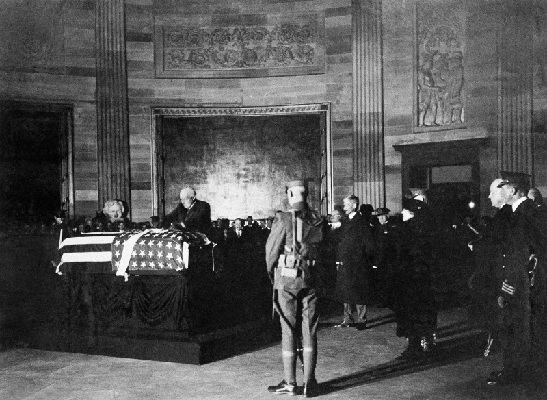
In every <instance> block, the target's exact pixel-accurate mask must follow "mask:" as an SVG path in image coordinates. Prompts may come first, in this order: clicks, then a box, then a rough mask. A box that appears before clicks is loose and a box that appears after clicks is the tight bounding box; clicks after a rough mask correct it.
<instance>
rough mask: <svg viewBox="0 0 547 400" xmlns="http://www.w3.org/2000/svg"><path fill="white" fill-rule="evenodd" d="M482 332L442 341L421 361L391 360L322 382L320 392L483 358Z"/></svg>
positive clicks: (325, 392)
mask: <svg viewBox="0 0 547 400" xmlns="http://www.w3.org/2000/svg"><path fill="white" fill-rule="evenodd" d="M484 340H485V336H484V333H477V332H471V333H470V334H468V335H465V336H462V337H458V338H453V339H447V340H441V341H439V342H438V344H437V346H436V348H435V350H434V351H433V352H432V353H431V354H428V355H427V356H423V357H420V358H416V359H412V360H408V359H394V360H392V361H389V362H387V363H384V364H380V365H375V366H374V367H370V368H366V369H363V370H362V371H360V372H357V373H354V374H351V375H347V376H343V377H340V378H336V379H332V380H330V381H326V382H322V383H321V393H322V394H327V393H331V392H337V391H341V390H345V389H349V388H352V387H356V386H361V385H366V384H369V383H372V382H377V381H381V380H384V379H390V378H395V377H398V376H402V375H406V374H411V373H414V372H418V371H424V370H428V369H432V368H436V367H439V366H442V365H447V364H452V363H456V362H459V361H463V360H468V359H471V358H476V357H480V356H482V351H483V344H484Z"/></svg>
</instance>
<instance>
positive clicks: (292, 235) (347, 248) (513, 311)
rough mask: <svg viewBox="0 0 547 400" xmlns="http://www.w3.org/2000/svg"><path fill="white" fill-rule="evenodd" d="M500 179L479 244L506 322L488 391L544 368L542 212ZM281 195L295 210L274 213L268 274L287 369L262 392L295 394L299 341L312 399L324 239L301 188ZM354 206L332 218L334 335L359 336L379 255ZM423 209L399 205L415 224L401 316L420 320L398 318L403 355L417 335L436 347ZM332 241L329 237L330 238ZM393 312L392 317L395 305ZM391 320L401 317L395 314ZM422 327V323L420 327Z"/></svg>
mask: <svg viewBox="0 0 547 400" xmlns="http://www.w3.org/2000/svg"><path fill="white" fill-rule="evenodd" d="M501 175H502V177H501V178H499V179H496V180H494V182H493V183H492V185H491V187H490V196H489V198H490V200H491V202H492V205H493V206H494V207H496V208H498V209H499V210H498V212H497V215H496V217H494V222H495V223H493V224H491V229H494V230H495V231H496V232H495V233H493V234H490V235H488V234H486V235H484V240H490V241H491V242H492V243H491V244H492V246H491V247H490V248H491V249H492V248H493V249H494V253H493V254H492V257H490V258H491V261H492V262H493V263H494V265H495V266H496V268H497V269H499V271H497V272H496V275H495V276H496V277H498V278H499V282H497V283H496V285H497V286H498V287H497V292H498V293H497V299H496V303H497V307H499V309H500V314H501V316H502V323H501V325H502V339H503V340H502V343H503V346H502V350H503V369H501V370H500V371H495V372H493V373H492V374H491V375H490V377H489V378H488V380H487V382H488V384H491V385H495V384H504V383H510V382H518V381H521V380H522V379H523V378H524V377H525V376H526V375H527V374H528V373H529V372H530V368H544V367H545V366H546V365H545V363H546V361H547V343H546V340H545V339H544V337H545V329H547V316H545V310H546V305H547V281H546V275H547V274H546V273H545V269H546V266H547V265H546V263H545V260H546V259H547V258H546V257H547V211H546V210H545V209H544V208H541V207H537V205H536V204H535V203H534V202H533V201H532V200H530V199H528V198H527V197H526V195H527V192H528V189H529V184H528V183H527V178H528V177H527V176H526V175H524V174H515V173H506V172H503V173H502V174H501ZM287 196H288V200H289V204H290V205H291V210H290V211H288V212H283V213H280V214H278V216H277V217H276V220H275V221H274V223H273V226H272V230H271V233H270V235H269V237H268V240H267V243H266V263H267V271H268V274H269V276H270V278H271V280H272V283H273V285H274V293H275V295H274V306H275V308H276V310H277V312H278V313H279V316H280V321H281V328H282V358H283V365H284V379H283V380H282V381H281V382H280V383H279V384H278V385H273V386H270V387H268V391H270V392H274V393H277V394H295V393H296V391H297V385H296V359H297V342H298V340H299V339H300V337H301V340H302V348H303V356H302V360H303V368H304V385H303V393H304V395H305V396H306V397H312V396H314V395H316V394H317V391H318V384H317V380H316V378H315V366H316V360H317V336H316V330H317V324H318V319H319V317H318V315H317V309H316V308H317V296H318V293H317V284H318V279H317V278H318V277H317V276H316V275H317V273H318V268H317V266H316V263H317V264H318V263H319V257H320V253H321V252H320V249H319V244H320V243H321V242H323V240H324V239H325V237H324V233H325V232H326V231H325V230H324V226H323V223H322V219H321V217H320V216H319V215H318V214H316V213H315V212H314V211H312V210H310V209H309V208H308V205H307V203H306V187H305V184H304V182H303V181H295V182H290V183H289V184H288V185H287ZM358 206H359V199H358V198H357V197H355V196H348V197H347V198H345V199H344V206H343V210H344V213H345V218H344V222H343V223H342V224H340V223H339V222H338V218H336V221H334V222H333V225H340V228H339V236H338V238H337V246H336V249H333V248H330V250H335V252H336V256H335V260H336V261H335V264H336V268H337V284H336V289H335V297H336V298H337V300H339V301H340V302H342V303H344V320H343V321H342V323H340V324H339V325H338V327H349V326H355V327H356V328H357V329H364V328H366V323H367V319H366V314H367V309H366V305H367V302H368V301H369V298H368V297H367V296H369V294H370V290H367V288H368V289H370V286H369V283H370V281H367V273H366V271H367V270H368V271H370V268H371V264H372V263H375V262H376V261H377V260H378V258H374V257H370V255H371V254H375V246H376V245H377V242H378V241H377V240H375V238H374V235H373V232H372V230H371V226H370V224H369V223H367V222H366V221H364V220H363V219H364V217H363V216H362V215H361V214H360V213H359V212H358ZM427 208H428V207H427V204H426V203H425V202H424V201H421V199H411V201H409V202H405V204H403V213H402V216H403V221H405V222H408V221H410V220H411V222H410V223H406V224H405V223H404V224H403V225H404V226H405V228H406V229H401V232H406V233H405V234H404V236H405V237H406V239H405V240H404V242H405V243H406V245H405V246H402V247H404V248H406V252H405V251H403V250H401V251H400V253H401V254H402V257H400V258H401V260H402V259H403V258H404V259H405V262H406V263H407V264H410V265H407V266H406V267H405V268H406V272H405V273H406V275H405V274H403V275H404V276H405V278H404V279H405V280H406V281H408V282H409V283H410V284H408V285H406V286H407V289H408V290H410V291H411V292H412V293H410V292H409V296H408V299H407V300H409V301H408V302H407V301H406V300H405V301H404V302H403V303H405V304H402V307H400V309H401V310H403V311H404V312H405V313H406V314H409V313H410V314H412V313H417V314H420V315H415V316H414V317H417V318H414V317H412V315H410V317H409V315H405V316H404V317H403V318H399V317H398V334H399V328H401V335H400V336H407V338H409V349H410V347H411V345H412V343H411V342H412V339H415V338H419V337H420V336H419V335H422V342H423V339H424V338H426V339H428V338H429V339H431V340H432V339H433V337H434V329H435V328H436V318H437V309H436V304H435V299H434V295H433V290H432V288H431V285H430V282H429V284H428V282H427V280H428V279H427V278H428V276H429V277H430V271H429V265H428V258H429V256H428V251H429V250H430V249H431V246H430V243H431V230H430V229H429V227H430V225H429V224H430V223H431V216H430V214H429V213H428V210H427ZM405 212H406V214H405ZM405 215H406V217H405ZM329 234H330V233H329V232H328V231H327V236H326V238H327V239H328V235H329ZM327 247H328V246H327ZM401 260H399V261H401ZM403 264H405V263H403ZM496 277H493V279H496ZM414 303H415V304H414ZM354 307H355V308H356V311H357V318H356V319H355V318H354V317H353V308H354ZM394 307H395V308H397V304H395V305H394ZM409 310H410V311H409ZM395 311H396V314H397V309H396V310H395ZM413 318H414V319H413ZM399 319H401V321H399ZM418 320H419V321H420V323H419V324H416V323H415V322H416V321H418ZM424 321H426V323H424ZM399 325H401V326H399ZM403 331H405V332H403ZM413 331H416V332H419V335H418V336H416V337H414V336H412V335H413V334H412V333H409V332H413ZM414 333H415V332H414ZM424 335H425V336H424ZM426 342H427V340H426ZM426 344H427V343H426ZM421 345H422V346H423V345H424V343H421ZM409 349H407V350H409Z"/></svg>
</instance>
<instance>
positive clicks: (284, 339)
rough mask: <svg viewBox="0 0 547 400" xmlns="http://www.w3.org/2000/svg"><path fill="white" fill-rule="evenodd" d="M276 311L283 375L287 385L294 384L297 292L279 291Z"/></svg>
mask: <svg viewBox="0 0 547 400" xmlns="http://www.w3.org/2000/svg"><path fill="white" fill-rule="evenodd" d="M277 292H278V296H277V301H276V305H275V307H276V309H277V312H278V313H279V319H280V322H281V355H282V358H283V373H284V379H285V381H286V382H287V383H293V382H296V337H295V329H296V312H297V306H298V299H297V292H290V291H287V290H283V289H279V290H278V291H277Z"/></svg>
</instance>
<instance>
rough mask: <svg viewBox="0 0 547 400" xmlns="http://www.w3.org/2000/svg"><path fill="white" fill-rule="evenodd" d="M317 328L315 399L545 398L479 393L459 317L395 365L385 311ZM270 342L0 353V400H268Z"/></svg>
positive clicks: (478, 344)
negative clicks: (144, 352) (172, 358)
mask: <svg viewBox="0 0 547 400" xmlns="http://www.w3.org/2000/svg"><path fill="white" fill-rule="evenodd" d="M339 319H340V317H339V316H336V315H335V316H333V317H330V318H327V319H324V320H322V321H321V329H320V332H319V360H318V367H317V378H318V380H319V382H320V383H321V385H322V390H323V392H322V394H321V395H320V396H319V398H324V399H367V400H376V399H378V400H388V399H390V400H391V399H409V400H418V399H431V400H445V399H447V400H448V399H458V400H460V399H507V400H518V399H538V400H539V399H547V390H546V386H545V385H546V384H545V382H542V379H530V380H529V382H526V383H521V384H513V385H506V386H500V387H497V386H494V387H491V386H488V385H486V384H485V377H487V376H488V373H489V371H491V370H493V369H496V368H499V366H500V361H501V359H500V354H499V352H494V354H492V355H491V356H489V357H482V355H481V354H482V345H483V342H484V339H485V336H484V335H483V334H481V333H480V332H477V331H476V330H473V329H471V328H469V327H468V325H467V322H466V321H467V318H466V312H465V310H463V309H461V308H452V309H449V310H445V311H443V312H441V314H440V316H439V333H438V346H437V350H436V352H435V355H434V356H431V357H429V358H426V359H423V360H421V361H418V362H412V363H410V362H401V361H397V360H396V357H397V355H398V354H399V353H400V352H401V351H402V350H403V349H404V347H405V341H404V339H401V338H398V337H396V336H395V333H394V331H395V324H394V323H393V320H392V317H391V314H390V312H389V310H386V309H371V310H370V312H369V320H370V321H371V323H370V328H369V329H367V330H365V331H357V330H355V329H352V328H349V329H337V328H334V327H333V325H334V323H335V322H339ZM281 377H282V373H281V360H280V349H279V343H278V342H276V343H273V344H272V345H270V346H266V347H262V348H258V349H256V350H253V351H250V352H247V353H243V354H239V355H237V356H234V357H230V358H226V359H223V360H220V361H217V362H213V363H209V364H205V365H199V366H198V365H186V364H177V363H164V362H156V361H143V360H134V359H127V358H113V357H105V356H95V355H86V354H73V353H59V352H49V351H42V350H35V349H29V348H24V343H21V344H19V347H17V348H13V349H8V350H4V351H2V352H0V399H1V400H17V399H28V400H30V399H32V400H38V399H40V400H68V399H70V400H88V399H89V400H107V399H108V400H110V399H120V400H122V399H123V400H139V399H154V400H163V399H169V400H171V399H172V400H175V399H245V400H250V399H272V398H279V397H281V398H283V396H276V395H273V394H269V393H268V392H267V391H266V387H267V386H268V385H271V384H276V383H278V382H279V381H280V380H281Z"/></svg>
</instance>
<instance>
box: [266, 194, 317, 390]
mask: <svg viewBox="0 0 547 400" xmlns="http://www.w3.org/2000/svg"><path fill="white" fill-rule="evenodd" d="M292 207H293V210H291V211H290V212H284V213H281V214H279V215H278V216H277V217H276V220H275V221H274V223H273V225H272V230H271V233H270V235H269V237H268V240H267V242H266V264H267V271H268V275H269V276H270V278H271V279H272V282H273V284H274V306H275V309H276V310H277V312H278V313H279V316H280V320H281V332H282V342H281V345H282V355H283V367H284V376H285V379H284V382H285V383H286V384H289V385H291V386H292V387H293V388H294V387H295V385H296V358H297V354H296V348H297V346H296V344H297V340H298V336H299V335H300V334H301V335H302V345H303V362H304V382H305V383H306V384H307V383H308V382H315V365H316V362H317V335H316V330H317V323H318V320H319V316H318V315H317V310H316V307H317V294H316V284H317V272H316V271H317V269H318V265H317V263H318V260H317V258H318V245H319V243H320V242H321V240H322V236H323V227H322V222H323V221H322V218H321V217H320V216H319V215H318V214H317V213H315V212H314V211H311V210H310V209H309V208H308V205H307V204H306V203H305V202H298V203H295V204H293V205H292ZM295 225H296V229H297V235H296V237H294V234H295V230H294V227H293V226H295ZM293 239H294V240H293ZM282 386H283V382H282V383H281V384H280V385H278V386H276V387H269V388H268V390H270V391H278V392H279V391H282V390H283V387H282ZM276 388H280V389H279V390H277V389H276ZM292 394H294V392H292Z"/></svg>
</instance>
